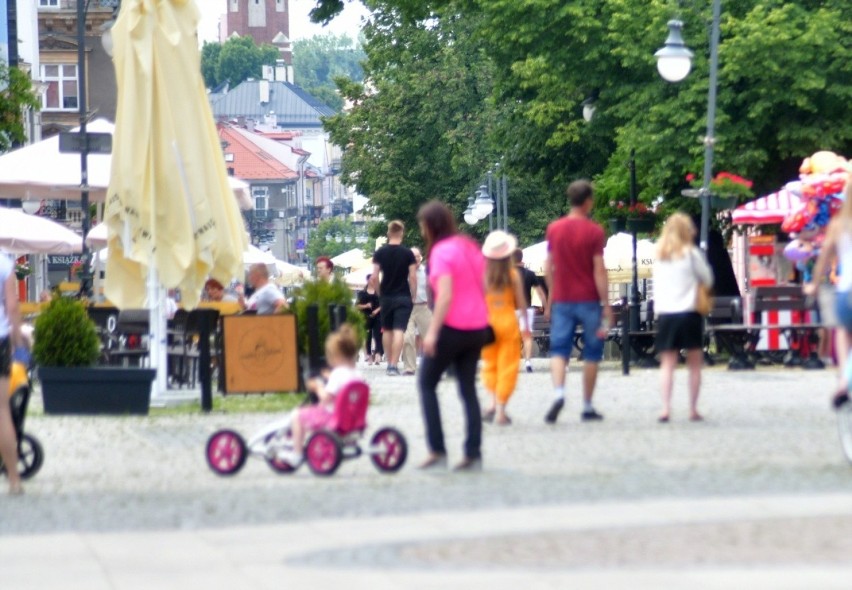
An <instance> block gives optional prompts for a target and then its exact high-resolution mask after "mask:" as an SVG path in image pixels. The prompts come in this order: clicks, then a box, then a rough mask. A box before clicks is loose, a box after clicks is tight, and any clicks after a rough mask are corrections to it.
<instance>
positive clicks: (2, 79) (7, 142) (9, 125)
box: [0, 61, 41, 152]
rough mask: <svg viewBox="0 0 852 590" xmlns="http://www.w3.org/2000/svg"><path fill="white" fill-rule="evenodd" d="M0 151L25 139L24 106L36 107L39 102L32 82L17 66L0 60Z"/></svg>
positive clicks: (38, 105)
mask: <svg viewBox="0 0 852 590" xmlns="http://www.w3.org/2000/svg"><path fill="white" fill-rule="evenodd" d="M0 89H2V90H0V152H5V151H6V150H8V149H10V148H11V147H12V146H13V145H15V144H22V143H24V142H25V141H26V139H27V136H26V129H25V127H24V114H23V113H24V108H25V107H30V108H33V109H38V108H39V107H40V106H41V104H40V103H39V100H38V97H37V96H36V95H35V94H34V93H33V90H32V82H31V81H30V78H29V76H28V75H27V74H25V73H24V72H23V71H21V70H20V69H18V68H10V67H9V66H8V65H7V64H6V63H5V62H2V61H0Z"/></svg>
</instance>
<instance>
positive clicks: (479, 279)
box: [429, 235, 488, 330]
mask: <svg viewBox="0 0 852 590" xmlns="http://www.w3.org/2000/svg"><path fill="white" fill-rule="evenodd" d="M444 275H450V276H451V277H452V281H453V297H452V299H451V301H450V309H449V310H448V311H447V316H446V318H444V324H445V325H447V326H449V327H451V328H455V329H457V330H480V329H482V328H485V327H486V326H487V325H488V308H487V307H486V305H485V292H484V287H483V279H484V276H485V259H484V258H483V257H482V252H480V250H479V245H478V244H477V243H476V242H474V241H473V240H471V239H470V238H467V237H464V236H459V235H455V236H451V237H449V238H446V239H443V240H441V241H440V242H438V243H437V244H435V245H434V246H433V247H432V251H431V252H430V253H429V285H430V286H431V287H432V292H433V293H434V294H435V298H436V299H437V298H438V295H439V293H438V279H439V278H440V277H442V276H444Z"/></svg>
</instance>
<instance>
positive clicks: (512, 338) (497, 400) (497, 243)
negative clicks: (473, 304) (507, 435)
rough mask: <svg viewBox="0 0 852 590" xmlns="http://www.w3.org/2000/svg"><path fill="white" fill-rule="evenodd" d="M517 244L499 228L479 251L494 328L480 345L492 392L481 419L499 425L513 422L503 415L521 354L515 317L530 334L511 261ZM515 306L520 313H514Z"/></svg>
mask: <svg viewBox="0 0 852 590" xmlns="http://www.w3.org/2000/svg"><path fill="white" fill-rule="evenodd" d="M517 246H518V243H517V240H515V237H514V236H512V235H510V234H508V233H506V232H504V231H501V230H497V231H493V232H491V233H490V234H488V237H486V238H485V243H484V244H483V245H482V254H483V255H484V256H485V258H486V259H487V266H486V269H485V286H486V290H485V300H486V304H487V305H488V323H489V324H490V325H491V328H492V329H493V330H494V342H493V343H491V344H489V345H488V346H486V347H485V348H483V349H482V361H483V364H482V381H483V383H484V384H485V388H486V389H487V390H488V393H489V394H490V395H491V405H490V407H489V409H487V410H486V411H485V413H484V414H483V420H485V421H487V422H491V421H492V420H493V421H494V423H495V424H499V425H501V426H506V425H508V424H511V423H512V421H511V419H510V418H509V416H507V415H506V404H507V403H508V402H509V398H510V397H511V396H512V393H514V391H515V385H516V384H517V382H518V363H519V362H520V358H521V329H520V328H519V326H518V321H519V320H520V322H521V327H522V328H523V332H524V336H529V332H530V327H529V325H527V314H526V311H525V310H526V298H525V297H524V292H523V285H522V282H521V277H520V276H519V275H518V273H517V271H516V270H515V268H514V263H513V261H512V254H513V253H514V251H515V249H516V248H517ZM518 310H522V311H523V313H517V311H518Z"/></svg>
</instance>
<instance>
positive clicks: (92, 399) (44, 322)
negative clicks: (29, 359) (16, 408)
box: [33, 296, 156, 414]
mask: <svg viewBox="0 0 852 590" xmlns="http://www.w3.org/2000/svg"><path fill="white" fill-rule="evenodd" d="M99 356H100V340H99V338H98V334H97V328H96V327H95V324H94V322H93V321H92V320H91V319H90V318H89V315H88V313H87V312H86V307H85V305H84V304H83V303H82V302H81V301H77V300H75V299H70V298H65V297H60V296H55V297H54V298H53V299H52V300H51V302H50V304H49V305H48V306H47V307H46V308H44V309H43V310H42V312H41V314H40V315H39V316H38V318H36V321H35V341H34V343H33V358H34V359H35V362H36V364H37V365H38V376H39V380H40V381H41V392H42V400H43V401H44V411H45V413H46V414H147V413H148V408H149V406H150V397H151V382H152V381H153V380H154V376H155V374H156V371H155V370H153V369H138V368H121V367H96V366H94V364H95V362H96V361H97V360H98V357H99Z"/></svg>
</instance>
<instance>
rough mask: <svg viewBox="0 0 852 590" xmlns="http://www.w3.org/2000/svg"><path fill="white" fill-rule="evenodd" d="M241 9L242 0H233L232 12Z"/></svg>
mask: <svg viewBox="0 0 852 590" xmlns="http://www.w3.org/2000/svg"><path fill="white" fill-rule="evenodd" d="M239 11H240V0H231V12H239Z"/></svg>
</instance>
